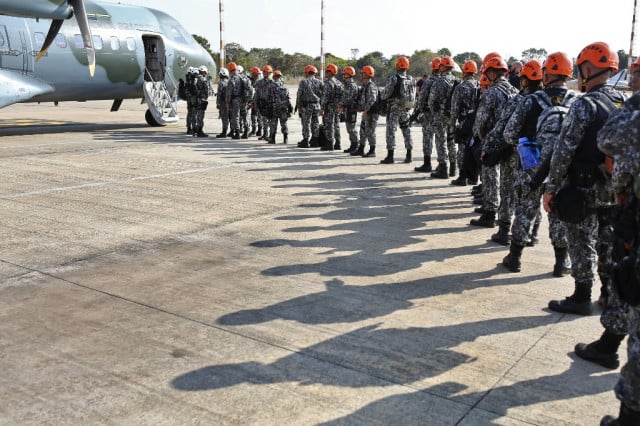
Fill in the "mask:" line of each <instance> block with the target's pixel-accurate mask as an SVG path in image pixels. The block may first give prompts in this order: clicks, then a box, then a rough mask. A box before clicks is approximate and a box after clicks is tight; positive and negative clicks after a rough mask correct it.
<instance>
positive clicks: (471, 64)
mask: <svg viewBox="0 0 640 426" xmlns="http://www.w3.org/2000/svg"><path fill="white" fill-rule="evenodd" d="M462 72H463V73H465V74H466V73H471V74H475V73H477V72H478V64H476V61H474V60H472V59H469V60H467V61H465V63H464V65H462Z"/></svg>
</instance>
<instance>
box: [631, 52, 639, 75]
mask: <svg viewBox="0 0 640 426" xmlns="http://www.w3.org/2000/svg"><path fill="white" fill-rule="evenodd" d="M636 71H640V56H638V59H636V60H635V61H634V62H633V63H632V64H631V65H630V66H629V72H630V73H631V74H633V73H634V72H636Z"/></svg>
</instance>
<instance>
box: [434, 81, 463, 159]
mask: <svg viewBox="0 0 640 426" xmlns="http://www.w3.org/2000/svg"><path fill="white" fill-rule="evenodd" d="M455 82H456V78H455V77H454V76H453V75H451V74H448V73H447V74H444V75H441V77H440V78H439V79H437V80H435V82H434V83H433V85H432V86H431V90H430V93H429V99H428V100H427V105H428V106H429V111H430V112H431V126H432V128H433V132H434V135H435V138H436V154H437V159H438V166H439V167H441V168H443V169H445V170H446V168H447V160H449V164H450V165H455V164H456V146H455V143H454V141H453V139H451V138H449V137H448V136H449V133H450V132H449V124H450V122H451V120H450V114H451V111H446V108H445V104H446V102H447V99H449V96H450V95H451V91H452V90H453V86H454V84H455Z"/></svg>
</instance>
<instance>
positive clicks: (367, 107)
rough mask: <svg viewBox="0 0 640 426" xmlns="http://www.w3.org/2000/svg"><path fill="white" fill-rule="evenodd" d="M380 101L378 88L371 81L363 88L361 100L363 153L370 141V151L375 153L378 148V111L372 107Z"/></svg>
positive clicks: (361, 141) (360, 145) (361, 143)
mask: <svg viewBox="0 0 640 426" xmlns="http://www.w3.org/2000/svg"><path fill="white" fill-rule="evenodd" d="M377 100H378V86H376V83H374V82H373V80H369V81H368V82H367V83H366V84H365V85H364V86H363V87H362V97H361V98H360V109H361V110H362V116H361V117H360V141H359V145H358V146H359V147H361V148H362V149H361V151H362V150H363V149H364V147H365V145H366V144H367V141H369V149H373V150H374V151H375V147H376V127H377V126H378V116H379V115H378V111H371V109H372V107H373V106H374V105H375V104H376V101H377Z"/></svg>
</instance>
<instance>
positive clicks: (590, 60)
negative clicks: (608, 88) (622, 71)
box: [576, 41, 620, 91]
mask: <svg viewBox="0 0 640 426" xmlns="http://www.w3.org/2000/svg"><path fill="white" fill-rule="evenodd" d="M619 63H620V61H619V59H618V54H617V53H616V52H615V51H613V50H611V48H609V45H608V44H607V43H604V42H602V41H597V42H595V43H591V44H589V45H588V46H586V47H585V48H584V49H582V50H581V51H580V53H579V54H578V58H577V59H576V65H577V66H578V72H579V74H580V79H581V80H582V82H581V83H582V84H581V89H582V90H583V91H588V90H589V89H591V88H593V87H595V86H599V85H600V84H604V83H606V82H607V80H608V79H609V77H611V75H612V74H614V73H616V72H618V65H619Z"/></svg>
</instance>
